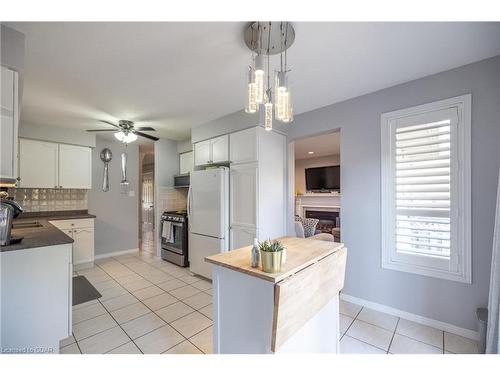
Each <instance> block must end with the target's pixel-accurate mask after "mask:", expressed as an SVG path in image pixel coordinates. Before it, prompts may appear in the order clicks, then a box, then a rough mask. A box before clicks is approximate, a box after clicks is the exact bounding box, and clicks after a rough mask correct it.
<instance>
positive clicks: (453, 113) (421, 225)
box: [382, 102, 470, 279]
mask: <svg viewBox="0 0 500 375" xmlns="http://www.w3.org/2000/svg"><path fill="white" fill-rule="evenodd" d="M438 103H439V102H438ZM443 107H444V108H443ZM417 108H421V107H417ZM410 110H411V109H410ZM411 112H417V113H411ZM398 115H399V116H398ZM460 126H462V127H463V126H464V124H463V108H461V107H460V106H457V105H444V106H440V108H438V109H434V110H423V109H422V111H410V113H407V110H403V111H397V112H393V113H391V114H385V115H383V121H382V231H383V232H382V238H383V240H382V252H383V266H384V267H386V268H393V269H398V270H404V271H408V272H415V273H422V274H427V275H431V276H438V277H445V278H452V279H460V277H461V276H460V277H458V278H457V277H456V275H458V274H461V273H463V272H462V271H463V267H464V266H466V265H467V264H465V263H467V262H466V259H464V258H465V256H464V255H463V254H462V252H461V247H462V246H461V244H460V241H461V240H463V238H464V235H463V234H462V233H460V231H461V228H463V227H464V225H463V223H461V221H462V218H463V217H461V216H460V210H459V205H460V202H461V201H463V199H462V198H463V197H464V191H463V188H462V187H461V182H463V173H462V171H461V170H460V159H461V158H462V157H463V156H461V154H462V148H463V147H462V145H463V140H462V139H461V136H460ZM469 142H470V137H469ZM469 147H470V146H469ZM469 183H470V182H469ZM446 274H451V275H452V276H451V277H447V276H446ZM443 275H445V276H443Z"/></svg>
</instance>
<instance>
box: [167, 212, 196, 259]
mask: <svg viewBox="0 0 500 375" xmlns="http://www.w3.org/2000/svg"><path fill="white" fill-rule="evenodd" d="M160 233H161V257H162V258H163V259H164V260H166V261H169V262H171V263H174V264H177V265H178V266H181V267H187V266H189V260H188V218H187V212H186V211H165V212H164V213H163V215H162V216H161V228H160Z"/></svg>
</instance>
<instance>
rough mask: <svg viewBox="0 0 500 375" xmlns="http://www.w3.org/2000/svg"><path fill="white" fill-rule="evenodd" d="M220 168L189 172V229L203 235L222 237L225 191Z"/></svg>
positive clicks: (223, 233) (223, 234)
mask: <svg viewBox="0 0 500 375" xmlns="http://www.w3.org/2000/svg"><path fill="white" fill-rule="evenodd" d="M224 173H225V171H224V169H222V168H217V169H206V170H203V171H194V172H192V173H191V185H190V187H191V189H190V197H189V199H190V203H189V213H188V214H189V230H190V232H192V233H197V234H201V235H205V236H210V237H215V238H224V237H225V235H226V234H225V232H226V227H227V223H226V220H225V211H226V210H227V207H225V195H226V194H227V192H226V191H225V190H226V188H225V186H224V185H225V184H224V178H225V175H224Z"/></svg>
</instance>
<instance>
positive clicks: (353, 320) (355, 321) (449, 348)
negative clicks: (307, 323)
mask: <svg viewBox="0 0 500 375" xmlns="http://www.w3.org/2000/svg"><path fill="white" fill-rule="evenodd" d="M339 328H340V329H339V330H340V335H341V339H340V352H341V353H344V354H385V353H387V354H443V353H444V354H475V353H477V342H476V341H473V340H470V339H468V338H465V337H462V336H457V335H454V334H452V333H449V332H445V331H441V330H438V329H435V328H432V327H429V326H425V325H422V324H418V323H414V322H411V321H408V320H405V319H403V318H399V317H397V316H393V315H389V314H384V313H381V312H378V311H374V310H371V309H369V308H367V307H363V306H359V305H356V304H353V303H350V302H347V301H341V302H340V327H339Z"/></svg>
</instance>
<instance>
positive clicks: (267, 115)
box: [264, 90, 273, 131]
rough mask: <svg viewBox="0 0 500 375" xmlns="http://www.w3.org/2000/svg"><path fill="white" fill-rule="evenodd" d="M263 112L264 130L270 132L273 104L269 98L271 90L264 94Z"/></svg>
mask: <svg viewBox="0 0 500 375" xmlns="http://www.w3.org/2000/svg"><path fill="white" fill-rule="evenodd" d="M264 110H265V111H264V129H266V130H267V131H270V130H272V129H273V102H272V98H271V90H268V92H267V94H266V103H265V104H264Z"/></svg>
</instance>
